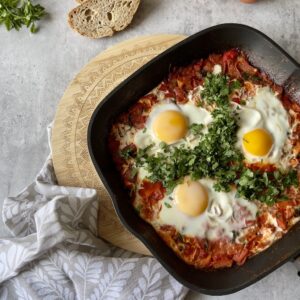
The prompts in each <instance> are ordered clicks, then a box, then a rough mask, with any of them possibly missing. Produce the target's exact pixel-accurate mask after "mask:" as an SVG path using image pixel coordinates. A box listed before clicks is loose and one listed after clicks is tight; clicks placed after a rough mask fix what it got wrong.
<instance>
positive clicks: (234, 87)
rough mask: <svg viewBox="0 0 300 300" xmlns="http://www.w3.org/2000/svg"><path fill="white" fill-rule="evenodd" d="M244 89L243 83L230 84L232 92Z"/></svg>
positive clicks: (232, 82) (234, 81)
mask: <svg viewBox="0 0 300 300" xmlns="http://www.w3.org/2000/svg"><path fill="white" fill-rule="evenodd" d="M241 87H242V85H241V83H240V82H239V81H238V80H233V81H231V82H230V92H233V91H234V90H238V89H240V88H241Z"/></svg>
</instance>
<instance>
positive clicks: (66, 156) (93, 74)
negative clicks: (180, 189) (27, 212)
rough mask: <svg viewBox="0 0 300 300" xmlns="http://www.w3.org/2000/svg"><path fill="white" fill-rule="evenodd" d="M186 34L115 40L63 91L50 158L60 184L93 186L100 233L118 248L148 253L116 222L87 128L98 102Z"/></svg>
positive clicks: (55, 121) (56, 116)
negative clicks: (97, 199)
mask: <svg viewBox="0 0 300 300" xmlns="http://www.w3.org/2000/svg"><path fill="white" fill-rule="evenodd" d="M184 38H185V37H184V36H182V35H154V36H147V37H139V38H135V39H132V40H129V41H125V42H122V43H120V44H117V45H115V46H113V47H111V48H109V49H107V50H106V51H104V52H102V53H100V54H99V55H98V56H96V57H95V58H94V59H93V60H92V61H91V62H89V63H88V64H87V65H86V66H85V67H84V68H83V69H82V70H81V71H80V72H79V74H78V75H77V76H76V77H75V79H74V80H73V81H72V82H71V84H70V85H69V87H68V88H67V90H66V92H65V94H64V95H63V97H62V99H61V101H60V103H59V105H58V108H57V112H56V115H55V120H54V126H53V130H52V139H51V144H52V157H53V164H54V169H55V173H56V176H57V180H58V183H59V184H60V185H65V186H80V187H89V188H95V189H97V191H98V194H99V201H100V209H99V218H98V220H99V221H98V232H99V236H101V237H102V238H104V239H105V240H107V241H109V242H111V243H112V244H114V245H116V246H119V247H121V248H124V249H127V250H130V251H133V252H137V253H141V254H146V255H149V254H150V253H149V251H148V250H147V249H146V247H145V246H144V245H143V244H142V243H141V242H140V241H139V240H138V239H136V238H135V237H134V236H133V235H131V234H130V233H129V232H128V231H126V229H125V228H124V227H123V225H122V224H121V223H120V221H119V219H118V217H117V215H116V213H115V210H114V208H113V205H112V201H111V199H110V197H109V195H108V193H107V192H106V190H105V188H104V187H103V184H102V183H101V181H100V179H99V177H98V175H97V173H96V170H95V169H94V166H93V163H92V161H91V160H90V156H89V152H88V146H87V129H88V124H89V121H90V118H91V115H92V113H93V111H94V109H95V108H96V106H97V105H98V103H99V102H100V101H101V100H102V99H103V98H104V97H105V96H106V95H107V94H108V93H109V92H110V91H111V90H112V89H113V88H115V87H116V86H117V85H118V84H119V83H120V82H122V81H123V80H124V79H126V78H127V77H128V76H129V75H131V74H132V73H133V72H134V71H136V70H137V69H138V68H140V67H141V66H142V65H144V64H145V63H146V62H148V61H149V60H151V59H152V58H153V57H155V56H157V55H158V54H160V53H161V52H163V51H164V50H166V49H167V48H169V47H171V46H172V45H174V44H176V43H178V42H179V41H181V40H182V39H184Z"/></svg>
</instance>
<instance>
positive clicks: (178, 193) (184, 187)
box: [174, 180, 208, 217]
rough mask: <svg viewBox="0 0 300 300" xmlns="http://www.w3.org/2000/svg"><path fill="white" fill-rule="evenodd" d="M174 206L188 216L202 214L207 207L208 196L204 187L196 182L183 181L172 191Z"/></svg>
mask: <svg viewBox="0 0 300 300" xmlns="http://www.w3.org/2000/svg"><path fill="white" fill-rule="evenodd" d="M174 198H175V202H176V205H177V207H178V209H179V210H180V211H182V212H183V213H185V214H186V215H188V216H191V217H196V216H199V215H200V214H202V213H203V212H204V211H205V209H206V208H207V205H208V195H207V191H206V189H205V188H204V186H203V185H202V184H201V183H200V182H198V181H191V180H185V181H184V182H183V183H182V184H179V185H178V186H177V187H176V189H175V191H174Z"/></svg>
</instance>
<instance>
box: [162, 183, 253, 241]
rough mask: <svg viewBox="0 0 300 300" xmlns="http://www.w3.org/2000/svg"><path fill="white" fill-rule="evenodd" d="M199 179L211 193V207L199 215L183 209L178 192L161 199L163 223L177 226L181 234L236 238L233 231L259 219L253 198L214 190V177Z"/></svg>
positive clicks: (209, 237)
mask: <svg viewBox="0 0 300 300" xmlns="http://www.w3.org/2000/svg"><path fill="white" fill-rule="evenodd" d="M199 182H200V183H201V184H202V185H203V186H204V187H205V188H206V190H207V192H208V207H207V209H206V210H205V212H204V213H203V214H201V215H199V216H197V217H191V216H188V215H186V214H184V213H183V212H181V211H180V210H179V209H178V207H177V206H176V201H175V200H174V192H173V193H172V194H170V195H167V196H166V197H165V198H164V199H162V200H161V203H162V208H161V211H160V213H159V218H158V221H157V222H158V223H159V224H160V225H171V226H174V227H175V228H176V229H177V230H178V231H179V232H180V233H181V234H184V235H188V236H196V237H200V238H207V239H209V240H216V239H219V238H222V237H227V238H230V239H231V238H232V237H233V231H239V230H241V229H242V228H244V227H245V226H246V221H248V220H255V218H256V213H257V206H256V205H255V204H254V203H253V202H250V201H247V200H245V199H242V198H237V197H236V191H234V190H232V191H231V192H229V193H225V192H217V191H215V190H214V188H213V185H214V181H213V180H212V179H200V180H199Z"/></svg>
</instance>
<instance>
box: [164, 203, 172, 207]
mask: <svg viewBox="0 0 300 300" xmlns="http://www.w3.org/2000/svg"><path fill="white" fill-rule="evenodd" d="M164 204H165V206H166V207H167V208H171V207H172V206H171V205H170V204H169V203H168V202H164Z"/></svg>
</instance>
